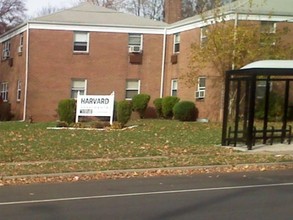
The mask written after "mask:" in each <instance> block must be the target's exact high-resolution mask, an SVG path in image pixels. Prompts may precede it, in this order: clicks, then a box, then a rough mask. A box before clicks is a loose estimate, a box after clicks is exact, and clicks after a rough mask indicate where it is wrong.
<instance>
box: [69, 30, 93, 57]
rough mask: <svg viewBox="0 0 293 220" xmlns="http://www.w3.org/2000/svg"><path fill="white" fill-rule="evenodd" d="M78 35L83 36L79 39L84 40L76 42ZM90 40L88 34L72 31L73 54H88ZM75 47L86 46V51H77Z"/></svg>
mask: <svg viewBox="0 0 293 220" xmlns="http://www.w3.org/2000/svg"><path fill="white" fill-rule="evenodd" d="M78 35H83V36H80V37H81V38H84V40H81V41H78V40H77V39H76V38H77V37H78ZM89 39H90V33H89V32H85V31H74V32H73V52H74V53H88V52H89V41H90V40H89ZM76 46H82V47H84V46H86V50H77V49H76V48H75V47H76Z"/></svg>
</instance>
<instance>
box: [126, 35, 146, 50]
mask: <svg viewBox="0 0 293 220" xmlns="http://www.w3.org/2000/svg"><path fill="white" fill-rule="evenodd" d="M135 38H137V39H136V40H134V41H139V43H133V42H132V41H133V39H135ZM142 46H143V35H142V34H134V33H130V34H128V51H129V52H132V51H134V50H133V49H132V48H133V47H139V51H142V49H143V47H142Z"/></svg>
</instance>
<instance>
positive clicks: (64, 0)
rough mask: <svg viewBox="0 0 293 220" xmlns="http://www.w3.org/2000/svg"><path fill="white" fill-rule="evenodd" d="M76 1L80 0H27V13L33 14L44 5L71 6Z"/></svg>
mask: <svg viewBox="0 0 293 220" xmlns="http://www.w3.org/2000/svg"><path fill="white" fill-rule="evenodd" d="M76 2H78V0H26V8H27V14H28V15H29V16H33V15H34V14H36V13H38V12H39V11H40V10H41V9H42V8H44V7H48V6H52V7H58V8H62V7H69V6H72V5H74V4H75V3H76Z"/></svg>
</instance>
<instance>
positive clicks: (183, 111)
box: [173, 101, 197, 121]
mask: <svg viewBox="0 0 293 220" xmlns="http://www.w3.org/2000/svg"><path fill="white" fill-rule="evenodd" d="M173 114H174V118H175V119H177V120H179V121H195V120H196V118H197V109H196V107H195V104H194V102H190V101H182V102H178V103H176V104H175V105H174V107H173Z"/></svg>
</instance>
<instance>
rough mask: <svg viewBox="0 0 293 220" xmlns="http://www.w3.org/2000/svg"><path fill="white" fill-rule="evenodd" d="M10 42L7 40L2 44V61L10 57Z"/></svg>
mask: <svg viewBox="0 0 293 220" xmlns="http://www.w3.org/2000/svg"><path fill="white" fill-rule="evenodd" d="M10 47H11V44H10V40H7V41H5V42H3V43H2V60H6V59H7V58H9V57H10Z"/></svg>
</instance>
